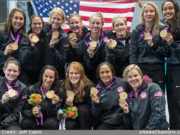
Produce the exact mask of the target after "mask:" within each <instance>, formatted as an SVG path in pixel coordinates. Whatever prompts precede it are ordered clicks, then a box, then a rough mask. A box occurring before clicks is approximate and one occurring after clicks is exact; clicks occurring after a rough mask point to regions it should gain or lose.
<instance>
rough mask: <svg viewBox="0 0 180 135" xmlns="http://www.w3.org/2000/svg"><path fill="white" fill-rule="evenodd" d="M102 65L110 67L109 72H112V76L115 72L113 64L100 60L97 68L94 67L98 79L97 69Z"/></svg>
mask: <svg viewBox="0 0 180 135" xmlns="http://www.w3.org/2000/svg"><path fill="white" fill-rule="evenodd" d="M103 65H107V66H108V67H109V68H110V69H111V72H112V75H113V76H114V75H115V74H116V73H115V69H114V66H113V65H112V64H111V63H109V62H102V63H100V64H99V65H98V67H97V69H96V76H97V78H98V79H100V77H99V71H100V68H101V67H102V66H103Z"/></svg>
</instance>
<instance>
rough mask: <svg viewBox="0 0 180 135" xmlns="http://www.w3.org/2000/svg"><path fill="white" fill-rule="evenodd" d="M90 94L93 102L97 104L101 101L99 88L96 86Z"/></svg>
mask: <svg viewBox="0 0 180 135" xmlns="http://www.w3.org/2000/svg"><path fill="white" fill-rule="evenodd" d="M90 96H91V100H92V102H94V103H97V104H98V103H99V102H100V100H99V96H98V90H97V89H96V88H95V87H92V88H91V90H90Z"/></svg>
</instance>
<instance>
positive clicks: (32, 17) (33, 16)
mask: <svg viewBox="0 0 180 135" xmlns="http://www.w3.org/2000/svg"><path fill="white" fill-rule="evenodd" d="M35 17H38V18H40V20H41V22H42V24H43V26H44V21H43V18H42V17H41V16H37V15H32V16H31V20H30V24H29V28H30V30H29V32H32V28H31V25H32V20H33V19H34V18H35Z"/></svg>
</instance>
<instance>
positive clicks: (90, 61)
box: [80, 13, 105, 83]
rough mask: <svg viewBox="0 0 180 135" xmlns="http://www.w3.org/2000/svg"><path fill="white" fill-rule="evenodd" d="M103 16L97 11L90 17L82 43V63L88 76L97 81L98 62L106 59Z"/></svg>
mask: <svg viewBox="0 0 180 135" xmlns="http://www.w3.org/2000/svg"><path fill="white" fill-rule="evenodd" d="M103 23H104V21H103V16H102V14H101V13H95V14H93V15H92V16H91V17H90V18H89V28H90V32H88V33H87V34H86V35H85V37H84V40H83V41H82V42H81V43H80V51H81V53H82V64H83V65H84V68H85V71H86V74H87V76H88V77H89V78H90V79H91V80H92V81H93V82H94V83H96V82H97V78H96V75H95V72H96V68H97V66H98V64H100V63H101V62H103V61H104V60H105V42H104V38H105V33H104V32H103Z"/></svg>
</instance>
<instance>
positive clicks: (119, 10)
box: [80, 6, 134, 13]
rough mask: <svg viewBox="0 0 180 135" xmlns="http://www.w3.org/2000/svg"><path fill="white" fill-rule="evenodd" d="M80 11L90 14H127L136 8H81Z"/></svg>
mask: <svg viewBox="0 0 180 135" xmlns="http://www.w3.org/2000/svg"><path fill="white" fill-rule="evenodd" d="M80 11H89V12H103V13H127V12H133V11H134V8H124V9H120V8H119V9H117V8H100V7H88V6H80Z"/></svg>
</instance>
